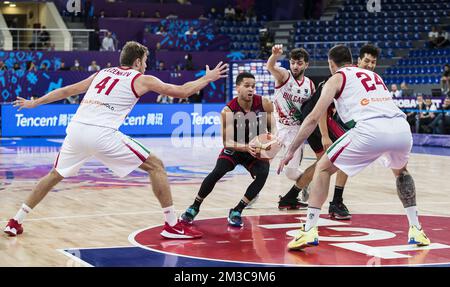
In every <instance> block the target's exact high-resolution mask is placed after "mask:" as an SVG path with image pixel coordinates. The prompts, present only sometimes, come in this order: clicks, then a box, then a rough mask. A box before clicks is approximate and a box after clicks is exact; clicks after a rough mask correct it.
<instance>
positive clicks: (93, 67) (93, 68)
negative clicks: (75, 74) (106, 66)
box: [88, 61, 100, 72]
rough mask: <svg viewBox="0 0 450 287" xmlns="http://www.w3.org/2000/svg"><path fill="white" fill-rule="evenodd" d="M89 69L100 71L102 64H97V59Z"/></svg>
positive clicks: (90, 70)
mask: <svg viewBox="0 0 450 287" xmlns="http://www.w3.org/2000/svg"><path fill="white" fill-rule="evenodd" d="M88 71H89V72H98V71H100V66H99V65H97V62H96V61H92V62H91V64H90V65H89V67H88Z"/></svg>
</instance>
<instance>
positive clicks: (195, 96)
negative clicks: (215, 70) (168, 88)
mask: <svg viewBox="0 0 450 287" xmlns="http://www.w3.org/2000/svg"><path fill="white" fill-rule="evenodd" d="M202 100H203V91H202V90H200V91H198V92H197V93H195V94H193V95H192V96H190V97H189V102H190V103H201V102H202Z"/></svg>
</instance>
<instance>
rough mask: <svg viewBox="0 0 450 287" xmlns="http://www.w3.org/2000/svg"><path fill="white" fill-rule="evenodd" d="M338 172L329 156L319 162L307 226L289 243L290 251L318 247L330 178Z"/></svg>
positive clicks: (310, 200)
mask: <svg viewBox="0 0 450 287" xmlns="http://www.w3.org/2000/svg"><path fill="white" fill-rule="evenodd" d="M337 170H338V169H337V167H336V166H335V165H334V164H333V163H332V162H331V161H330V159H329V158H328V156H322V158H321V159H320V160H319V161H318V162H317V165H316V170H315V172H314V178H313V181H312V189H311V194H310V196H309V201H308V203H309V206H308V212H307V215H306V224H305V226H304V229H303V230H300V231H299V233H298V234H297V235H296V236H295V237H294V239H292V241H290V242H289V244H288V248H289V249H291V250H294V249H302V248H305V247H308V246H314V245H318V243H319V235H318V231H317V224H318V221H319V217H320V211H321V209H322V205H323V204H324V202H325V201H326V200H327V197H328V189H329V186H330V177H331V175H333V174H334V173H335V172H336V171H337Z"/></svg>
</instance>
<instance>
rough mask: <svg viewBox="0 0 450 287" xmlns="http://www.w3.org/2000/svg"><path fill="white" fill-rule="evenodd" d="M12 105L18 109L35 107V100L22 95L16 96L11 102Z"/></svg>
mask: <svg viewBox="0 0 450 287" xmlns="http://www.w3.org/2000/svg"><path fill="white" fill-rule="evenodd" d="M13 106H14V107H19V109H18V110H19V111H20V110H21V109H32V108H35V107H36V102H35V101H34V100H27V99H24V98H22V97H17V99H16V100H15V101H14V102H13Z"/></svg>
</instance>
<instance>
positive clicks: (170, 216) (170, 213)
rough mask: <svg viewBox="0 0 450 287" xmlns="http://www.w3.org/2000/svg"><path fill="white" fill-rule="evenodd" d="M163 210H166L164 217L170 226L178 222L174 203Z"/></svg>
mask: <svg viewBox="0 0 450 287" xmlns="http://www.w3.org/2000/svg"><path fill="white" fill-rule="evenodd" d="M163 212H164V219H165V220H166V222H167V223H168V224H169V225H170V226H174V225H175V224H177V222H178V219H177V215H176V213H175V209H174V208H173V205H171V206H169V207H164V208H163Z"/></svg>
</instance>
